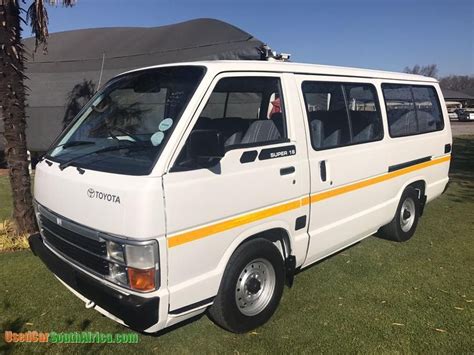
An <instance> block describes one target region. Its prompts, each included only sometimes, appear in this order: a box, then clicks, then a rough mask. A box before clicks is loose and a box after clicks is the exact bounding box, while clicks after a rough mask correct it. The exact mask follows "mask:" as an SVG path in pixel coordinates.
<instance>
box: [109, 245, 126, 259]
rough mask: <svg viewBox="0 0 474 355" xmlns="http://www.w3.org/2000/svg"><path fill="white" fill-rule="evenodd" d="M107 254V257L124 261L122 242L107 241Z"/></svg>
mask: <svg viewBox="0 0 474 355" xmlns="http://www.w3.org/2000/svg"><path fill="white" fill-rule="evenodd" d="M107 254H108V255H109V258H111V259H114V260H117V261H121V262H125V258H124V256H123V248H122V244H119V243H115V242H113V241H111V240H109V241H107Z"/></svg>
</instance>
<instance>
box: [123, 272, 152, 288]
mask: <svg viewBox="0 0 474 355" xmlns="http://www.w3.org/2000/svg"><path fill="white" fill-rule="evenodd" d="M128 280H129V283H130V288H131V289H132V290H137V291H152V290H154V289H155V269H154V268H152V269H146V270H142V269H135V268H133V267H129V268H128Z"/></svg>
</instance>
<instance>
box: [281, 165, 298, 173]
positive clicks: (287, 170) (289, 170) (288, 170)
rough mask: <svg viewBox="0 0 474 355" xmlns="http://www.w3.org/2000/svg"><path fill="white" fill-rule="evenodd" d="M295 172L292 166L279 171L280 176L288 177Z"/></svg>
mask: <svg viewBox="0 0 474 355" xmlns="http://www.w3.org/2000/svg"><path fill="white" fill-rule="evenodd" d="M295 171H296V169H295V167H294V166H288V167H286V168H281V169H280V175H290V174H293V173H294V172H295Z"/></svg>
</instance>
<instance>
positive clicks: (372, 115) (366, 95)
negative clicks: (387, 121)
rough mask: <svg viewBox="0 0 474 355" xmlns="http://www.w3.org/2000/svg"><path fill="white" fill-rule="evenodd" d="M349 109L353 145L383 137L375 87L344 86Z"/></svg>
mask: <svg viewBox="0 0 474 355" xmlns="http://www.w3.org/2000/svg"><path fill="white" fill-rule="evenodd" d="M344 89H345V93H346V99H347V103H348V109H349V118H350V127H351V133H352V134H351V137H352V142H351V143H352V144H356V143H365V142H372V141H376V140H379V139H382V137H383V125H382V118H381V117H380V109H379V105H378V101H377V92H376V91H375V87H374V86H372V85H368V84H344Z"/></svg>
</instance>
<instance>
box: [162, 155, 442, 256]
mask: <svg viewBox="0 0 474 355" xmlns="http://www.w3.org/2000/svg"><path fill="white" fill-rule="evenodd" d="M450 159H451V156H449V155H448V156H444V157H441V158H438V159H434V160H430V161H427V162H424V163H420V164H417V165H413V166H410V167H407V168H403V169H400V170H397V171H393V172H390V173H387V174H384V175H380V176H376V177H374V178H370V179H367V180H363V181H360V182H356V183H353V184H349V185H345V186H342V187H338V188H335V189H332V190H327V191H323V192H319V193H316V194H313V195H311V196H305V197H303V198H301V199H299V200H296V201H291V202H286V203H283V204H281V205H276V206H273V207H269V208H267V209H264V210H261V211H256V212H250V213H248V214H245V215H241V216H238V217H235V218H231V219H229V220H226V221H223V222H217V223H214V224H211V225H209V226H206V227H199V228H196V229H194V230H191V231H188V232H184V233H179V234H175V235H172V236H170V237H169V238H168V247H169V248H172V247H176V246H178V245H181V244H185V243H189V242H192V241H194V240H198V239H201V238H205V237H207V236H209V235H212V234H217V233H221V232H225V231H227V230H229V229H232V228H235V227H238V226H241V225H244V224H248V223H252V222H256V221H259V220H262V219H265V218H268V217H271V216H275V215H277V214H280V213H284V212H288V211H291V210H294V209H297V208H300V207H303V206H306V205H308V204H310V203H314V202H317V201H322V200H325V199H328V198H330V197H334V196H338V195H342V194H344V193H347V192H351V191H355V190H359V189H361V188H364V187H367V186H371V185H374V184H377V183H380V182H383V181H386V180H390V179H393V178H396V177H398V176H401V175H405V174H408V173H411V172H413V171H417V170H420V169H424V168H427V167H429V166H432V165H436V164H440V163H444V162H447V161H449V160H450Z"/></svg>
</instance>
